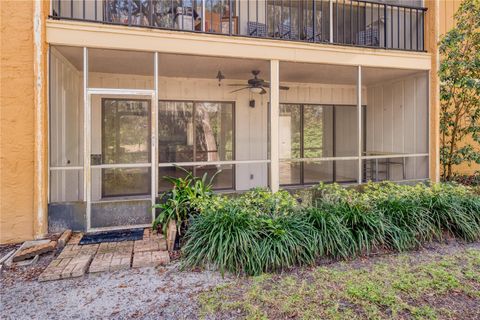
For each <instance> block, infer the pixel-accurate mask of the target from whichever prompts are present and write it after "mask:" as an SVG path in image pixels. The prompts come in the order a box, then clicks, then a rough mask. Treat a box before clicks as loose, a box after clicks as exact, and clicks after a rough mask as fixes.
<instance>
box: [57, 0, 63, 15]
mask: <svg viewBox="0 0 480 320" xmlns="http://www.w3.org/2000/svg"><path fill="white" fill-rule="evenodd" d="M58 16H59V17H61V16H62V1H61V0H58Z"/></svg>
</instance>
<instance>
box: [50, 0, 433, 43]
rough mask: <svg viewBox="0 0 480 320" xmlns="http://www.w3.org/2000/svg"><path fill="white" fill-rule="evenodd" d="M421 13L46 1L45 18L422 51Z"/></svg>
mask: <svg viewBox="0 0 480 320" xmlns="http://www.w3.org/2000/svg"><path fill="white" fill-rule="evenodd" d="M425 12H426V9H425V8H422V7H416V6H405V5H395V4H387V3H382V2H375V1H364V0H303V1H302V0H52V14H51V18H53V19H68V20H82V21H89V22H100V23H107V24H116V25H128V26H137V27H147V28H160V29H168V30H181V31H190V32H201V33H212V34H223V35H233V36H246V37H257V38H268V39H282V40H290V41H303V42H314V43H333V44H340V45H352V46H362V47H373V48H384V49H397V50H410V51H424V50H425V45H424V42H425V41H424V38H425V36H424V25H425V23H424V21H425Z"/></svg>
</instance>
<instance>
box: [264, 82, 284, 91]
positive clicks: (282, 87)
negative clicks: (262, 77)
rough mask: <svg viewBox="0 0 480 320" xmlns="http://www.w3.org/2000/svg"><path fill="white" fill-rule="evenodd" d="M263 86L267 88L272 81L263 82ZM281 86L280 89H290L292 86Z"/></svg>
mask: <svg viewBox="0 0 480 320" xmlns="http://www.w3.org/2000/svg"><path fill="white" fill-rule="evenodd" d="M262 86H264V87H265V88H270V83H268V82H263V83H262ZM279 88H280V90H289V89H290V87H286V86H280V87H279Z"/></svg>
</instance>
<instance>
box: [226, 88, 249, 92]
mask: <svg viewBox="0 0 480 320" xmlns="http://www.w3.org/2000/svg"><path fill="white" fill-rule="evenodd" d="M249 88H250V87H243V88H240V89H237V90H233V91H231V92H230V93H235V92H238V91H241V90H245V89H249Z"/></svg>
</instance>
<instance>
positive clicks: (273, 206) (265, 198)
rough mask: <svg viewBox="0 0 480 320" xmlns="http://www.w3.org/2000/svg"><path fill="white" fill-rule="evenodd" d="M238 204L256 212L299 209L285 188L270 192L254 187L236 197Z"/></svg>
mask: <svg viewBox="0 0 480 320" xmlns="http://www.w3.org/2000/svg"><path fill="white" fill-rule="evenodd" d="M237 200H238V205H240V206H243V207H244V208H248V210H253V211H255V213H256V214H265V215H279V214H289V213H292V212H294V211H296V210H298V209H299V204H298V201H297V199H295V197H293V196H292V195H291V194H290V193H288V192H287V191H285V190H281V191H278V192H275V193H273V194H272V192H270V191H269V190H268V189H264V188H254V189H251V190H250V191H247V192H246V193H244V194H243V195H241V196H240V197H238V198H237Z"/></svg>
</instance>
